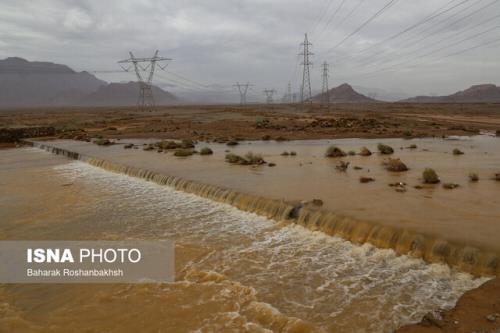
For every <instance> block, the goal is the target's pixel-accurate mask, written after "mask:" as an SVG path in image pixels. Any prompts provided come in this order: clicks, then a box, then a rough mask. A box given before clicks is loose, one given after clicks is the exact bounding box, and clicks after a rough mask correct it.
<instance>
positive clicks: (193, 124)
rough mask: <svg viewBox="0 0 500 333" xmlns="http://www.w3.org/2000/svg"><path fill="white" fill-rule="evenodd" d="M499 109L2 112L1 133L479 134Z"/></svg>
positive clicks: (492, 125)
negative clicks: (25, 129) (45, 129)
mask: <svg viewBox="0 0 500 333" xmlns="http://www.w3.org/2000/svg"><path fill="white" fill-rule="evenodd" d="M499 111H500V104H398V103H373V104H332V105H331V106H330V107H326V106H320V105H307V106H300V105H247V106H171V107H157V108H155V109H154V111H149V112H147V111H139V110H137V108H36V109H4V110H0V128H1V127H18V126H53V127H55V128H56V130H57V132H58V136H59V137H65V138H72V137H80V138H82V137H96V136H103V137H109V138H148V137H155V138H171V139H185V138H190V139H195V140H207V141H214V140H216V141H225V140H229V139H254V140H255V139H262V138H265V137H266V136H268V138H270V139H325V138H346V137H360V138H387V137H405V136H406V137H429V136H446V135H472V134H477V133H479V131H481V130H484V131H492V132H495V131H496V130H499V129H500V112H499Z"/></svg>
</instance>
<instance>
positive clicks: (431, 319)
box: [422, 312, 444, 328]
mask: <svg viewBox="0 0 500 333" xmlns="http://www.w3.org/2000/svg"><path fill="white" fill-rule="evenodd" d="M422 322H423V323H424V324H427V325H428V326H436V327H439V328H442V327H443V326H444V324H443V319H442V317H441V315H439V314H437V313H433V312H429V313H427V314H426V315H425V316H424V318H423V319H422Z"/></svg>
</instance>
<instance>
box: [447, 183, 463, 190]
mask: <svg viewBox="0 0 500 333" xmlns="http://www.w3.org/2000/svg"><path fill="white" fill-rule="evenodd" d="M459 186H460V185H458V184H455V183H444V184H443V188H445V189H447V190H453V189H455V188H457V187H459Z"/></svg>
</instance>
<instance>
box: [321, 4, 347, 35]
mask: <svg viewBox="0 0 500 333" xmlns="http://www.w3.org/2000/svg"><path fill="white" fill-rule="evenodd" d="M345 2H346V0H342V1H341V2H340V4H339V6H338V7H337V9H336V10H335V12H333V15H332V16H330V19H329V20H328V21H327V23H326V25H325V26H324V27H323V30H321V33H320V34H319V35H318V38H317V39H320V38H321V36H322V35H323V33H324V32H325V31H326V29H327V28H328V26H329V25H330V23H332V21H333V19H334V18H335V16H337V13H338V12H339V11H340V10H341V9H342V7H344V3H345Z"/></svg>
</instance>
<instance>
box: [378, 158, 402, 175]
mask: <svg viewBox="0 0 500 333" xmlns="http://www.w3.org/2000/svg"><path fill="white" fill-rule="evenodd" d="M384 165H385V168H386V169H387V170H389V171H394V172H403V171H408V167H407V166H406V164H404V163H403V162H402V161H401V160H400V159H399V158H389V160H387V161H385V162H384Z"/></svg>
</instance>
